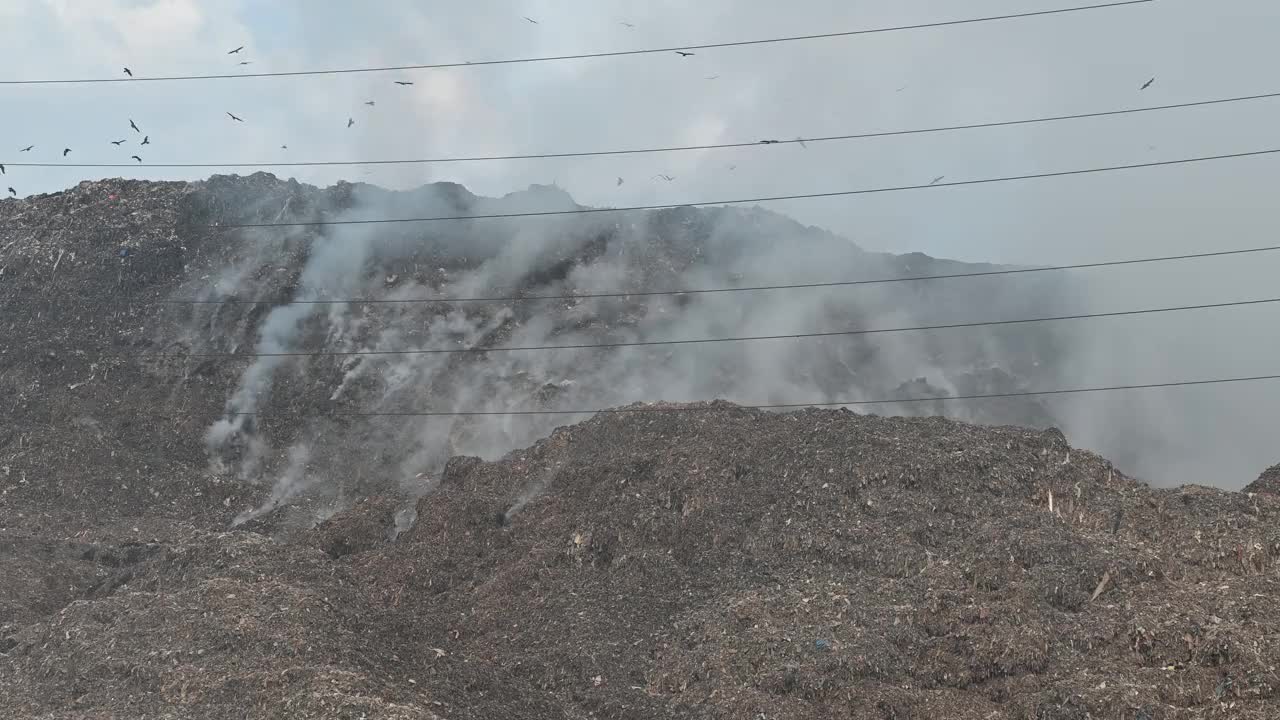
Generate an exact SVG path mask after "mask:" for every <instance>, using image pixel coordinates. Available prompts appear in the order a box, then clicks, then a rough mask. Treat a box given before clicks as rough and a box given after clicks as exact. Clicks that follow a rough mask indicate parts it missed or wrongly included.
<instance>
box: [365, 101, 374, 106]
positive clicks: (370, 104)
mask: <svg viewBox="0 0 1280 720" xmlns="http://www.w3.org/2000/svg"><path fill="white" fill-rule="evenodd" d="M365 105H368V106H369V107H373V105H374V102H373V101H372V100H370V101H369V102H367V103H365Z"/></svg>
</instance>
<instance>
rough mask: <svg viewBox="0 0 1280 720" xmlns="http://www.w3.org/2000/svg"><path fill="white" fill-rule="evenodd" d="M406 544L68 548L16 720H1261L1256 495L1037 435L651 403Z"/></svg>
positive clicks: (15, 697) (485, 492) (408, 534)
mask: <svg viewBox="0 0 1280 720" xmlns="http://www.w3.org/2000/svg"><path fill="white" fill-rule="evenodd" d="M623 409H624V410H626V412H618V413H609V414H603V415H600V416H597V417H596V418H593V419H591V420H589V421H587V422H584V423H581V424H578V425H574V426H568V427H564V428H561V429H559V430H557V431H556V432H554V433H553V434H552V435H551V436H550V437H548V438H546V439H544V440H542V441H540V442H538V443H536V444H534V445H533V446H531V447H529V448H528V449H525V450H520V451H516V452H513V453H511V454H510V455H508V456H507V457H505V458H503V459H502V460H500V461H497V462H484V461H481V460H478V459H474V458H471V459H468V458H456V459H454V460H453V461H451V462H450V463H449V465H448V467H447V468H446V470H445V471H444V473H443V475H442V477H440V478H439V487H438V488H437V490H436V491H435V492H432V493H430V494H428V495H426V496H424V497H423V498H422V499H421V500H419V501H418V503H417V507H416V513H417V522H416V524H414V526H413V527H412V528H411V529H409V530H407V531H404V532H399V533H397V532H396V531H395V522H396V521H395V518H394V513H393V512H392V510H391V509H392V508H393V507H394V503H393V502H390V501H388V500H387V499H378V500H370V501H367V502H362V503H359V504H357V505H356V506H355V507H353V508H352V509H350V510H347V511H344V512H342V513H339V514H338V515H336V516H334V517H333V518H331V519H330V520H328V521H326V522H324V523H322V524H321V525H320V526H318V527H317V528H315V529H314V530H309V531H297V532H295V533H292V534H290V535H288V536H286V537H283V538H280V539H278V540H277V541H274V542H273V541H271V540H268V539H267V538H265V537H263V536H261V535H259V534H257V533H253V532H232V533H207V532H191V533H188V534H185V535H178V534H171V536H170V537H169V538H167V539H160V540H159V541H158V542H152V543H146V544H142V545H133V546H127V547H126V546H115V547H109V546H107V545H106V544H104V543H98V544H95V545H94V546H93V548H92V552H85V551H82V552H83V553H84V560H83V562H84V563H86V564H89V565H99V566H105V567H109V568H110V570H111V572H110V573H108V576H107V577H106V578H105V579H100V580H98V581H97V582H96V584H95V585H93V587H92V588H91V589H89V590H88V591H87V592H84V593H83V595H82V596H81V597H80V598H79V599H76V600H75V601H72V602H70V603H69V604H68V605H66V607H64V608H63V609H61V610H58V611H56V612H51V613H49V614H48V615H47V616H46V617H44V618H43V619H40V620H36V621H30V619H29V618H27V621H26V622H22V623H16V624H14V623H10V624H7V625H6V626H5V630H4V638H3V643H4V647H5V650H4V655H3V657H2V658H0V705H3V706H4V707H6V708H10V709H11V711H12V712H15V713H17V714H19V715H22V716H24V717H99V716H135V717H142V716H148V717H164V716H183V717H199V718H224V717H225V718H231V717H243V716H245V715H246V714H250V715H261V716H285V715H290V716H296V717H312V716H314V717H350V718H358V717H365V718H419V717H424V718H427V717H440V718H446V719H449V720H461V719H475V720H479V719H480V718H489V717H496V716H501V717H508V718H517V719H518V718H530V719H532V718H546V717H588V716H592V715H594V716H595V717H617V718H661V717H671V718H678V717H716V718H743V717H746V718H762V717H767V718H778V719H783V718H787V719H789V718H814V719H816V718H827V717H855V718H912V717H926V716H935V717H957V718H988V717H1008V718H1024V719H1026V720H1031V719H1033V718H1034V719H1042V718H1051V719H1055V720H1056V719H1063V720H1066V719H1068V718H1086V717H1115V718H1142V717H1149V718H1153V719H1166V718H1246V719H1247V718H1259V719H1260V718H1268V717H1274V716H1275V715H1276V713H1277V712H1278V711H1280V700H1277V696H1276V693H1277V691H1278V690H1280V678H1278V677H1277V675H1276V672H1275V670H1274V668H1275V667H1276V665H1277V663H1280V639H1277V638H1276V636H1275V634H1274V633H1273V632H1272V631H1271V628H1272V627H1273V626H1274V625H1275V624H1276V622H1277V621H1280V592H1278V591H1280V588H1278V587H1277V580H1276V568H1277V564H1276V559H1277V558H1278V557H1280V524H1277V520H1278V519H1280V498H1278V497H1274V496H1271V495H1268V494H1256V495H1252V496H1250V495H1248V494H1245V493H1233V492H1227V491H1221V490H1211V489H1207V488H1197V487H1186V488H1181V489H1176V490H1154V489H1152V488H1150V487H1147V486H1145V485H1143V484H1141V483H1138V482H1136V481H1134V480H1132V479H1129V478H1127V477H1125V476H1124V475H1123V474H1121V473H1120V472H1118V471H1117V470H1116V469H1115V468H1113V467H1112V466H1111V465H1110V463H1108V462H1107V461H1105V460H1104V459H1102V458H1099V457H1096V456H1094V455H1092V454H1090V453H1087V452H1082V451H1080V450H1077V449H1073V448H1072V447H1070V446H1069V445H1068V444H1067V443H1066V442H1065V440H1064V439H1063V437H1062V435H1061V434H1060V433H1058V432H1057V431H1055V430H1047V431H1037V430H1023V429H1016V428H986V427H978V426H973V425H967V424H963V423H959V422H955V421H951V420H945V419H940V418H890V417H879V416H869V415H858V414H854V413H850V412H847V411H832V410H807V411H801V412H794V413H787V414H777V413H767V412H763V411H757V410H746V409H741V408H737V407H735V406H733V405H730V404H728V403H714V404H701V405H694V406H676V405H650V406H632V407H628V408H623Z"/></svg>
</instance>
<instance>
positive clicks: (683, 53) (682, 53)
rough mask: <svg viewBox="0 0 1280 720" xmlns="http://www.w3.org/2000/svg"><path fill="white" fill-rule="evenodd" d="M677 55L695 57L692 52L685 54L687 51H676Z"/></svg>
mask: <svg viewBox="0 0 1280 720" xmlns="http://www.w3.org/2000/svg"><path fill="white" fill-rule="evenodd" d="M676 54H677V55H679V56H680V57H692V56H693V53H691V52H685V51H683V50H677V51H676Z"/></svg>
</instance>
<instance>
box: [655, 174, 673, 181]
mask: <svg viewBox="0 0 1280 720" xmlns="http://www.w3.org/2000/svg"><path fill="white" fill-rule="evenodd" d="M653 177H654V179H655V180H656V179H657V178H662V179H663V180H666V181H667V182H671V181H672V180H675V178H673V177H671V176H670V175H663V174H662V173H658V174H657V175H654V176H653Z"/></svg>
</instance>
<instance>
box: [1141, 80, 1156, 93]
mask: <svg viewBox="0 0 1280 720" xmlns="http://www.w3.org/2000/svg"><path fill="white" fill-rule="evenodd" d="M1155 81H1156V79H1155V78H1151V79H1150V80H1148V81H1147V82H1146V83H1145V84H1143V86H1142V89H1143V90H1146V89H1147V88H1149V87H1151V83H1154V82H1155Z"/></svg>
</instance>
